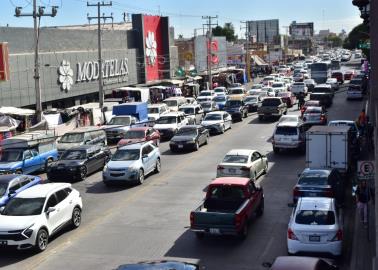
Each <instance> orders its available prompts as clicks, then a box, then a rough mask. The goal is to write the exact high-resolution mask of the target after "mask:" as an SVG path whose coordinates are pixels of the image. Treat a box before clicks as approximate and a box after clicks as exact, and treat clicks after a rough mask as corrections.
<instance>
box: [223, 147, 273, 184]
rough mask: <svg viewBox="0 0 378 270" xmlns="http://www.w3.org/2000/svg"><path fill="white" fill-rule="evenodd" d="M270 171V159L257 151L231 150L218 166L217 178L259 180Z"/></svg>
mask: <svg viewBox="0 0 378 270" xmlns="http://www.w3.org/2000/svg"><path fill="white" fill-rule="evenodd" d="M267 170H268V159H267V157H266V156H265V155H262V154H261V153H260V152H258V151H256V150H250V149H233V150H230V151H229V152H228V153H227V154H226V156H225V157H224V158H223V160H222V162H221V163H219V164H218V166H217V177H225V176H239V177H248V178H250V179H254V180H257V178H258V177H259V176H261V175H263V174H264V173H266V172H267Z"/></svg>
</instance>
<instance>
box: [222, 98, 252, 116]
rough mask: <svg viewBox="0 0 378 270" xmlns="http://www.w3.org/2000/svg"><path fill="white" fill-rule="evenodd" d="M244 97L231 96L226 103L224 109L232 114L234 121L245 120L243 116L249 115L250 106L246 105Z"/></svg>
mask: <svg viewBox="0 0 378 270" xmlns="http://www.w3.org/2000/svg"><path fill="white" fill-rule="evenodd" d="M243 98H244V97H242V96H238V97H233V98H231V97H230V99H229V100H227V102H226V104H225V105H224V108H223V109H224V110H225V111H226V112H228V113H229V114H230V115H231V117H232V120H234V121H236V120H239V121H243V118H246V117H247V116H248V107H247V106H246V105H245V103H244V101H243Z"/></svg>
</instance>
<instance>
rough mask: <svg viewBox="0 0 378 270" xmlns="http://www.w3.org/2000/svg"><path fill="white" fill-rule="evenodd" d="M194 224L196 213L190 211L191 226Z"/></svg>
mask: <svg viewBox="0 0 378 270" xmlns="http://www.w3.org/2000/svg"><path fill="white" fill-rule="evenodd" d="M193 225H194V213H193V212H190V226H191V227H192V226H193Z"/></svg>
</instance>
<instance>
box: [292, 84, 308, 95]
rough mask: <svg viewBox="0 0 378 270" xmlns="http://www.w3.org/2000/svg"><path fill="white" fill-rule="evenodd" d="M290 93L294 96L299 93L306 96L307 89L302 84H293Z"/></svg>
mask: <svg viewBox="0 0 378 270" xmlns="http://www.w3.org/2000/svg"><path fill="white" fill-rule="evenodd" d="M290 91H291V92H292V93H293V94H294V95H298V94H299V93H303V94H305V95H307V92H308V88H307V86H306V84H305V83H304V82H295V83H293V84H292V85H291V89H290Z"/></svg>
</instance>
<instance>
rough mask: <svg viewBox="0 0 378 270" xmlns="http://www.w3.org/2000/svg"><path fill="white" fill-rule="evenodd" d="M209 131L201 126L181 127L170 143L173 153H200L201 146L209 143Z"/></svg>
mask: <svg viewBox="0 0 378 270" xmlns="http://www.w3.org/2000/svg"><path fill="white" fill-rule="evenodd" d="M209 136H210V135H209V130H207V129H206V128H204V127H203V126H200V125H187V126H184V127H181V128H180V129H179V130H178V131H177V133H176V135H175V136H173V137H172V139H171V141H170V142H169V148H170V149H171V151H172V152H177V151H180V150H189V149H190V150H195V151H198V149H199V148H200V146H202V145H206V144H208V143H209Z"/></svg>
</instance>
